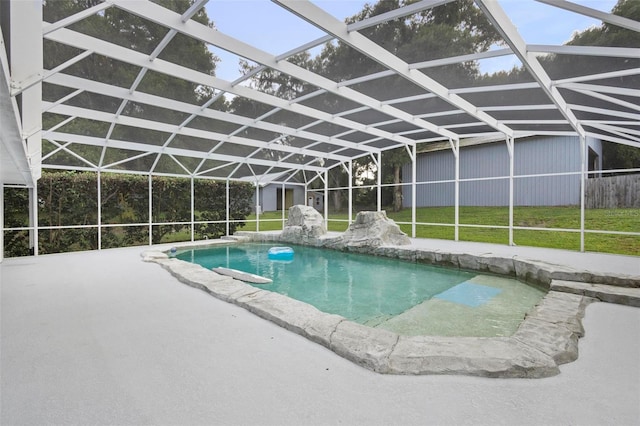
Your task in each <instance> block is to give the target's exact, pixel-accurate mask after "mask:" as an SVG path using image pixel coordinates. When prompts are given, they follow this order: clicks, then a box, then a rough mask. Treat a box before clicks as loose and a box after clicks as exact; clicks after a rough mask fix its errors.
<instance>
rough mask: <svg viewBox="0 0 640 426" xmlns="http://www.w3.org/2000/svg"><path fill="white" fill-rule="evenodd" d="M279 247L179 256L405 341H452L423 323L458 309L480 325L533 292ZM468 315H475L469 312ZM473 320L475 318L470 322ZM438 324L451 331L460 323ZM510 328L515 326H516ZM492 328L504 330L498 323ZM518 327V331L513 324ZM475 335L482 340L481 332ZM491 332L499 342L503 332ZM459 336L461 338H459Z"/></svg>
mask: <svg viewBox="0 0 640 426" xmlns="http://www.w3.org/2000/svg"><path fill="white" fill-rule="evenodd" d="M273 246H274V245H273V244H238V245H225V246H218V247H213V248H206V249H192V250H186V251H181V252H179V253H177V254H176V255H175V257H177V258H178V259H181V260H185V261H188V262H192V263H197V264H199V265H201V266H203V267H205V268H207V269H211V268H215V267H225V268H232V269H237V270H240V271H244V272H248V273H251V274H256V275H261V276H263V277H267V278H270V279H272V280H273V283H271V284H260V285H257V284H256V285H254V286H255V287H257V288H261V289H265V290H270V291H274V292H277V293H280V294H283V295H286V296H288V297H291V298H294V299H298V300H301V301H303V302H306V303H309V304H311V305H313V306H315V307H316V308H318V309H320V310H321V311H323V312H327V313H332V314H338V315H341V316H343V317H345V318H347V319H349V320H352V321H355V322H358V323H361V324H367V325H370V326H380V327H381V328H387V329H391V330H392V331H397V332H401V333H404V334H417V333H427V334H449V333H450V332H449V331H446V330H445V331H443V330H440V329H441V328H442V326H438V327H440V329H438V330H434V329H433V327H434V324H431V325H428V326H427V325H425V324H424V321H423V320H425V319H428V318H431V319H429V322H431V323H432V322H433V318H432V317H434V316H440V315H441V314H440V313H439V312H440V311H441V310H442V308H443V306H441V305H445V306H444V307H446V306H449V305H455V307H454V312H455V309H457V310H458V311H457V312H456V313H455V315H456V316H457V317H459V318H458V321H462V322H469V321H476V318H475V315H477V314H478V313H479V312H480V311H482V310H483V309H485V310H486V309H487V307H489V306H492V305H496V303H495V302H496V300H498V301H499V300H502V302H501V303H502V304H508V305H513V300H512V299H513V295H512V291H511V287H512V286H513V283H515V285H516V286H520V287H525V288H528V286H525V285H524V284H522V283H518V282H517V281H514V280H508V279H504V278H499V277H488V276H478V274H475V273H471V272H467V271H460V270H457V269H445V268H440V267H434V266H429V265H423V264H416V263H412V262H405V261H400V260H397V259H390V258H386V257H375V256H367V255H361V254H355V253H345V252H340V251H334V250H323V249H319V248H315V247H307V246H292V247H293V249H294V256H293V260H290V261H274V260H270V259H269V256H268V250H269V248H271V247H273ZM505 290H506V291H505ZM536 291H537V290H536ZM527 292H528V290H526V289H525V293H527ZM537 292H538V293H539V297H538V298H537V299H536V298H535V297H534V298H533V299H532V300H529V299H531V298H530V297H528V296H527V297H525V299H526V303H525V305H526V306H525V307H524V308H523V309H525V310H524V312H526V310H528V309H529V308H530V307H531V306H533V304H535V303H537V301H538V300H539V298H540V297H542V292H539V291H537ZM516 299H522V296H521V295H518V296H517V297H516ZM532 303H533V304H532ZM450 307H451V306H450ZM492 309H495V308H492ZM465 310H466V311H469V312H467V313H465ZM503 310H504V307H499V311H500V312H499V315H498V316H503V312H502V311H503ZM445 315H449V314H445ZM465 315H471V316H469V318H468V320H464V316H465ZM522 317H523V313H522V312H516V319H517V322H518V323H519V321H521V319H522ZM436 321H440V322H442V321H444V322H447V323H449V325H451V324H453V323H454V322H455V321H450V320H448V319H437V320H436ZM509 321H510V322H512V323H513V321H512V320H511V319H510V320H509ZM443 325H445V324H443ZM425 327H426V328H425ZM486 327H489V328H490V329H495V328H496V327H495V326H494V325H491V324H489V325H488V326H486ZM444 328H446V326H445V327H444ZM510 328H511V329H513V324H512V325H511V326H510ZM512 331H513V330H511V331H510V332H512ZM508 332H509V331H507V332H504V331H503V332H498V334H497V335H501V333H502V334H504V333H508ZM472 333H473V334H472V335H477V334H478V332H477V331H476V332H472ZM488 333H489V334H488V335H496V333H495V330H489V331H488ZM464 334H465V333H463V335H464ZM486 334H487V333H486V332H482V333H480V335H486ZM454 335H459V331H455V332H454Z"/></svg>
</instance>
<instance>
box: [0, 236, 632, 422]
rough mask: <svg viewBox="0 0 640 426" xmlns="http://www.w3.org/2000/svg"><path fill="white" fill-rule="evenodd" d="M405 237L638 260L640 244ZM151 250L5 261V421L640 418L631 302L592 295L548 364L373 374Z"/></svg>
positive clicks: (548, 255)
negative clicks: (550, 369) (539, 370)
mask: <svg viewBox="0 0 640 426" xmlns="http://www.w3.org/2000/svg"><path fill="white" fill-rule="evenodd" d="M414 243H415V244H418V245H422V244H424V245H426V246H428V247H437V248H438V249H447V250H451V251H464V252H468V253H475V252H476V251H477V252H478V253H496V254H498V252H500V253H504V254H505V255H510V256H513V255H516V256H522V257H528V258H532V259H535V260H541V261H547V262H550V263H555V264H564V265H569V266H571V267H573V268H576V269H587V270H593V271H600V272H607V271H615V272H618V273H623V274H625V275H638V273H639V272H640V260H638V258H634V257H625V256H611V255H600V254H592V253H586V254H580V253H573V252H565V251H561V250H546V249H544V250H543V249H535V248H528V247H505V246H496V245H489V244H474V243H454V242H447V241H444V242H443V241H434V240H414ZM448 245H451V247H448ZM168 247H169V246H165V247H162V248H163V249H166V248H168ZM148 249H149V247H138V248H126V249H113V250H103V251H101V252H83V253H69V254H60V255H46V256H39V257H37V258H32V257H31V258H17V259H5V260H4V261H3V262H2V263H0V290H1V292H2V293H1V300H0V302H1V306H0V308H1V312H0V314H1V317H0V319H1V323H0V327H1V328H0V337H1V339H0V344H1V346H0V379H1V388H0V424H2V425H41V424H118V425H140V424H154V425H161V424H180V425H197V424H229V425H235V424H249V425H287V424H295V425H301V424H305V425H306V424H308V425H315V424H320V425H324V424H349V425H359V424H367V425H376V424H384V425H387V424H403V425H410V424H456V425H458V424H474V425H478V424H487V425H489V424H491V425H496V424H509V425H512V424H519V425H521V424H532V425H538V424H546V425H556V424H558V425H560V424H617V425H632V424H639V423H640V404H639V401H640V363H638V359H640V309H639V308H634V307H629V306H621V305H617V304H610V303H592V304H590V305H589V306H588V307H587V308H586V315H585V318H584V320H583V325H584V328H585V337H584V338H582V339H581V340H580V345H579V346H580V356H579V358H578V359H577V360H576V361H575V362H572V363H569V364H564V365H561V366H560V370H561V374H559V375H557V376H553V377H548V378H542V379H536V380H530V379H488V378H481V377H464V376H394V375H380V374H376V373H374V372H371V371H369V370H366V369H363V368H361V367H359V366H357V365H355V364H353V363H351V362H349V361H347V360H345V359H343V358H341V357H339V356H337V355H336V354H334V353H333V352H331V351H330V350H328V349H326V348H325V347H323V346H320V345H318V344H315V343H313V342H311V341H308V340H307V339H305V338H303V337H301V336H299V335H297V334H294V333H291V332H289V331H287V330H285V329H284V328H281V327H279V326H277V325H275V324H273V323H271V322H269V321H265V320H263V319H261V318H259V317H257V316H255V315H253V314H252V313H250V312H248V311H246V310H244V309H242V308H239V307H238V306H234V305H231V304H228V303H225V302H223V301H220V300H217V299H215V298H213V297H208V296H207V295H206V294H204V293H203V292H202V291H198V290H195V289H193V288H190V287H188V286H184V285H179V284H178V283H177V280H176V279H175V278H174V277H172V276H171V275H170V274H168V273H167V272H166V271H164V270H163V269H162V268H160V267H158V265H154V264H151V263H144V262H142V261H141V260H140V254H141V253H142V252H143V251H145V250H148Z"/></svg>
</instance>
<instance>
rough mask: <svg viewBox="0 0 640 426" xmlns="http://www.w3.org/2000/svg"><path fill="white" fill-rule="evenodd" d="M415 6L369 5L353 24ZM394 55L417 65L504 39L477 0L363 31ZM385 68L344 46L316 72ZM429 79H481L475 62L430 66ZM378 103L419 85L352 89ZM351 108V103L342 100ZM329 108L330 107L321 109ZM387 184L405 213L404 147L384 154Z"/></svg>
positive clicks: (345, 73) (350, 74) (391, 81)
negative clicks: (367, 95) (390, 186)
mask: <svg viewBox="0 0 640 426" xmlns="http://www.w3.org/2000/svg"><path fill="white" fill-rule="evenodd" d="M409 3H411V2H410V1H403V0H389V1H379V2H378V3H376V4H374V5H369V4H367V5H365V7H364V9H363V10H362V11H361V12H360V13H359V14H357V15H355V16H353V17H352V18H349V19H348V22H355V21H361V20H364V19H367V18H370V17H373V16H376V15H380V14H383V13H385V12H388V11H391V10H395V9H397V8H399V7H402V6H405V5H406V4H409ZM360 32H361V33H362V34H363V35H365V36H366V37H368V38H370V39H371V40H373V41H375V42H376V43H378V44H379V45H381V46H382V47H383V48H385V49H386V50H388V51H389V52H391V53H393V54H395V55H397V56H398V57H400V58H401V59H403V60H404V61H405V62H408V63H415V62H420V61H424V60H426V59H427V58H428V59H437V58H443V57H448V56H453V55H463V54H469V53H475V52H481V51H485V50H488V49H489V47H491V45H492V44H494V43H496V42H498V41H499V35H498V33H497V32H496V31H495V30H494V28H493V27H492V26H491V24H490V23H489V22H488V20H487V19H486V18H485V17H484V16H483V14H482V12H481V11H480V10H479V9H478V8H477V7H475V5H474V4H473V2H472V1H470V0H468V1H467V0H464V1H459V2H455V3H450V4H447V5H444V6H439V7H436V8H431V9H427V10H425V11H423V12H421V13H419V14H415V15H412V16H410V17H407V18H402V19H395V20H393V21H387V22H385V23H383V24H379V25H376V26H375V27H371V28H366V29H363V30H361V31H360ZM381 69H382V67H381V65H380V64H378V63H377V62H375V61H374V60H373V59H370V58H367V57H365V56H364V55H362V54H360V53H358V52H355V51H354V50H353V49H352V48H350V47H349V46H347V45H346V44H344V43H340V42H339V43H337V44H333V43H329V44H327V45H326V46H325V47H324V49H323V50H322V52H321V53H320V55H319V56H318V57H317V58H316V59H315V60H314V70H315V71H316V72H318V73H320V74H322V75H325V76H328V77H329V78H331V79H333V80H335V81H344V80H349V79H352V78H355V77H359V76H363V75H368V74H373V73H375V72H377V71H380V70H381ZM424 72H425V73H426V74H427V75H429V77H431V78H432V79H434V80H436V81H437V82H439V83H440V84H443V85H446V86H449V87H461V86H467V85H472V84H473V82H474V81H475V80H476V79H477V78H478V77H479V71H478V67H477V65H476V64H475V63H463V64H455V65H447V66H442V67H436V68H431V69H429V70H428V71H426V70H425V71H424ZM353 88H354V89H356V90H360V91H362V92H364V93H367V94H370V95H371V96H373V97H375V98H376V99H380V100H386V99H390V98H395V97H399V96H410V95H414V94H417V93H418V92H417V90H421V89H418V88H417V87H416V86H414V85H413V84H411V83H410V82H408V81H407V80H406V79H404V78H402V77H400V76H393V77H390V78H386V79H385V80H384V82H381V81H379V80H374V81H371V82H367V83H361V84H358V85H354V86H353ZM334 102H338V103H339V102H342V103H344V104H347V103H348V102H349V101H348V100H338V101H334ZM320 107H321V108H323V107H324V108H326V106H320ZM332 108H334V109H347V108H348V106H344V107H339V106H335V105H334V106H332ZM382 162H383V165H382V173H383V177H382V180H383V181H384V182H385V183H393V184H394V187H393V192H392V194H393V195H392V199H393V201H392V209H393V211H399V210H401V209H402V204H403V200H402V187H401V186H400V184H401V183H402V167H403V166H404V165H405V164H406V163H408V162H409V156H408V153H407V151H406V150H405V149H404V148H397V149H394V150H392V151H387V152H384V153H383V155H382Z"/></svg>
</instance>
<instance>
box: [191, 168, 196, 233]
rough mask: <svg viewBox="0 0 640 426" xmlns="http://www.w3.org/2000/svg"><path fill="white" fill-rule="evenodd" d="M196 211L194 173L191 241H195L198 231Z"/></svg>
mask: <svg viewBox="0 0 640 426" xmlns="http://www.w3.org/2000/svg"><path fill="white" fill-rule="evenodd" d="M195 220H196V213H195V187H194V182H193V175H192V176H191V241H192V242H193V241H195V233H196V224H195Z"/></svg>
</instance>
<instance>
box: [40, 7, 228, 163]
mask: <svg viewBox="0 0 640 426" xmlns="http://www.w3.org/2000/svg"><path fill="white" fill-rule="evenodd" d="M155 2H156V3H158V4H160V5H161V6H163V7H166V8H168V9H170V10H173V11H175V12H177V13H183V12H185V11H186V10H187V9H188V8H189V7H190V6H191V5H192V4H193V0H155ZM98 3H101V1H98V0H44V1H43V19H44V20H45V21H47V22H56V21H58V20H60V19H63V18H65V17H67V16H70V15H73V14H75V13H78V12H80V11H82V10H85V9H86V8H88V7H91V6H93V5H95V4H98ZM192 19H193V20H195V21H197V22H199V23H201V24H204V25H208V26H210V27H213V23H212V22H211V21H210V20H209V18H208V16H207V13H206V10H205V9H204V8H202V9H200V10H199V11H198V13H197V14H196V15H195V16H193V18H192ZM69 28H70V29H72V30H74V31H77V32H79V33H83V34H87V35H90V36H95V37H97V38H101V39H104V40H105V41H107V42H110V43H113V44H117V45H119V46H123V47H127V48H130V49H133V50H135V51H138V52H142V53H145V54H151V53H152V52H153V51H154V49H155V48H156V47H157V46H158V45H159V44H160V42H161V41H162V40H163V39H164V37H165V35H166V34H167V32H168V30H167V28H166V27H164V26H162V25H158V24H155V23H153V22H151V21H149V20H147V19H144V18H142V17H139V16H135V15H132V14H130V13H128V12H126V11H123V10H122V9H119V8H117V7H110V8H107V9H105V10H104V11H103V12H101V13H98V14H95V15H93V16H90V17H87V18H85V19H83V20H81V21H79V22H76V23H74V24H73V25H71V26H70V27H69ZM79 53H80V51H79V50H78V49H76V48H73V47H70V46H67V45H63V44H60V43H56V42H53V41H50V40H47V39H45V40H44V57H43V59H44V68H45V69H53V68H55V67H56V66H57V65H59V64H61V63H63V62H65V61H66V60H68V59H70V58H72V57H74V56H76V55H78V54H79ZM158 58H159V59H163V60H166V61H170V62H173V63H176V64H180V65H183V66H185V67H188V68H191V69H195V70H197V71H200V72H203V73H206V74H209V75H215V69H216V62H217V61H218V60H219V59H218V58H217V57H215V56H214V55H213V54H212V53H211V52H210V51H209V49H208V48H207V45H206V44H205V43H204V42H201V41H198V40H196V39H194V38H191V37H188V36H185V35H183V34H180V33H178V34H176V35H175V36H174V37H173V39H172V40H171V42H170V43H169V44H168V45H167V46H166V47H165V48H164V49H163V50H162V52H161V53H160V55H159V56H158ZM63 72H64V73H67V74H70V75H74V76H77V77H81V78H86V79H90V80H94V81H99V82H102V83H107V84H112V85H115V86H120V87H122V86H124V87H127V88H129V87H132V85H133V83H134V81H135V79H136V77H137V76H138V75H139V73H140V68H139V67H137V66H133V65H130V64H127V63H123V62H120V61H117V60H115V59H112V58H109V57H105V56H101V55H98V54H92V55H89V56H88V57H87V58H85V59H83V60H81V61H78V62H77V63H75V64H73V65H71V66H69V67H68V68H66V69H65V70H64V71H63ZM136 90H138V91H141V92H146V93H150V94H155V95H160V96H163V97H167V98H171V99H175V100H178V101H182V102H186V103H191V104H196V105H201V104H203V103H204V102H206V101H207V100H208V99H210V98H211V96H212V93H213V91H212V89H211V88H206V87H202V86H199V85H197V84H195V83H192V82H189V81H186V80H183V79H180V78H177V77H173V76H169V75H166V74H162V73H156V72H152V71H148V72H146V74H145V75H144V77H143V78H142V80H141V82H140V84H139V85H138V86H137V88H136ZM71 92H73V90H72V89H69V88H65V87H61V86H54V85H51V84H47V83H46V82H45V84H44V86H43V98H44V99H45V100H50V101H53V102H55V101H57V100H58V99H60V98H62V97H63V96H65V95H67V94H69V93H71ZM217 102H218V104H219V105H218V106H221V108H223V109H224V108H225V107H224V99H220V100H218V101H217ZM66 103H67V104H69V105H74V106H78V107H83V108H88V109H95V110H99V111H109V112H116V111H118V109H119V107H120V105H121V103H122V100H121V99H118V98H114V97H109V96H103V95H98V94H95V93H90V92H86V91H85V92H83V93H81V94H78V95H76V96H74V97H73V98H72V99H70V100H68V101H67V102H66ZM121 114H122V115H125V116H133V117H139V118H145V119H150V120H154V121H159V122H167V123H180V122H181V121H182V120H183V119H184V117H183V115H182V114H180V113H178V112H176V111H173V110H170V109H165V108H160V107H158V106H153V105H146V104H141V103H136V102H131V101H130V102H127V103H126V106H125V108H124V110H123V111H122V112H121ZM63 119H66V117H61V116H56V115H53V114H49V113H45V114H44V115H43V127H44V128H45V129H46V128H50V127H51V126H53V125H54V124H56V123H58V122H60V121H62V120H63ZM109 128H110V125H109V124H108V123H105V122H97V121H92V120H86V119H79V118H75V119H74V120H72V121H71V122H70V123H67V124H66V125H64V126H63V127H61V128H60V129H59V131H61V132H67V133H75V134H82V135H88V136H95V137H100V138H105V137H106V136H107V134H108V131H109ZM110 137H111V138H113V139H121V140H130V141H133V142H137V141H143V142H146V143H154V144H158V145H162V144H163V143H164V142H165V141H166V140H167V138H168V137H169V135H168V134H166V133H162V132H154V131H150V130H145V129H139V128H134V127H128V126H122V125H117V126H115V127H114V128H113V131H112V133H111V135H110ZM70 148H71V149H73V150H74V151H75V152H76V153H78V154H80V155H82V156H84V155H85V154H86V155H89V156H91V151H92V150H93V149H94V148H93V147H85V146H78V145H72V146H71V147H70ZM57 155H58V156H65V155H66V157H67V158H66V159H68V161H69V162H70V163H71V164H75V163H77V160H75V159H73V158H72V156H70V155H68V154H65V153H59V154H57ZM122 159H123V158H121V157H120V156H119V153H118V151H117V150H107V151H106V157H105V159H104V162H105V163H106V164H109V163H112V162H115V161H119V160H122ZM64 160H65V159H61V158H58V159H57V161H64ZM131 168H133V169H135V170H145V169H148V168H149V163H148V159H146V158H143V159H139V160H134V162H132V163H131ZM177 170H179V169H177Z"/></svg>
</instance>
